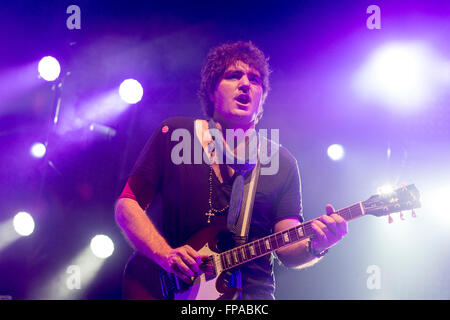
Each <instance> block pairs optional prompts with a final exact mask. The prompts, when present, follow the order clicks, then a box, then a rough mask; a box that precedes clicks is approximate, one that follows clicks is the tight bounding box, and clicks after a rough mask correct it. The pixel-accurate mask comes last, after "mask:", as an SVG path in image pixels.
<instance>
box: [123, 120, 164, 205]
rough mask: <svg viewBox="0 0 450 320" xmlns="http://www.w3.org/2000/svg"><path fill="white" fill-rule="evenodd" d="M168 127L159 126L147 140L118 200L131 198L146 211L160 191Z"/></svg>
mask: <svg viewBox="0 0 450 320" xmlns="http://www.w3.org/2000/svg"><path fill="white" fill-rule="evenodd" d="M167 132H168V126H167V124H166V123H165V122H163V123H162V124H160V125H159V126H158V128H157V129H156V130H155V131H154V132H153V134H152V136H151V137H150V138H149V139H148V141H147V143H146V144H145V146H144V149H143V150H142V152H141V154H140V155H139V157H138V160H137V161H136V163H135V165H134V167H133V169H132V171H131V174H130V177H129V178H128V181H127V184H126V185H125V188H124V190H123V191H122V194H121V195H120V196H119V198H131V199H134V200H136V201H137V202H138V203H139V205H140V206H141V207H142V208H143V209H146V208H147V207H148V205H149V203H150V201H151V200H152V198H153V196H154V195H155V194H156V193H158V192H159V191H160V189H161V184H162V179H163V175H164V168H163V163H164V159H165V157H166V152H165V151H166V148H167V142H168V139H169V138H168V137H167Z"/></svg>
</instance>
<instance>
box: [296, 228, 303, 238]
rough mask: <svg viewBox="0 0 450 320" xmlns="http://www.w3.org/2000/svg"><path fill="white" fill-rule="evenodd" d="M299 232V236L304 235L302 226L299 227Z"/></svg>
mask: <svg viewBox="0 0 450 320" xmlns="http://www.w3.org/2000/svg"><path fill="white" fill-rule="evenodd" d="M297 232H298V236H299V237H303V228H302V227H298V228H297Z"/></svg>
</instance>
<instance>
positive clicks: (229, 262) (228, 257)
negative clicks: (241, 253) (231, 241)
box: [225, 254, 231, 265]
mask: <svg viewBox="0 0 450 320" xmlns="http://www.w3.org/2000/svg"><path fill="white" fill-rule="evenodd" d="M225 257H226V258H227V262H228V264H229V265H231V257H230V254H226V255H225Z"/></svg>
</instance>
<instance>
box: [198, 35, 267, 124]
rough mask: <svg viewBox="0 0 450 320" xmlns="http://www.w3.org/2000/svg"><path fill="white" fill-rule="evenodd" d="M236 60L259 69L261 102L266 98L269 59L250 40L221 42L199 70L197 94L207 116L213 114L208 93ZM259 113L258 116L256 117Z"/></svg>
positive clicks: (211, 91)
mask: <svg viewBox="0 0 450 320" xmlns="http://www.w3.org/2000/svg"><path fill="white" fill-rule="evenodd" d="M237 61H242V62H244V63H246V64H248V65H249V66H250V67H252V68H255V69H256V70H258V71H259V73H260V75H261V79H262V89H263V102H264V100H265V99H266V97H267V93H268V92H269V90H270V87H269V74H270V72H271V71H270V69H269V63H268V61H269V59H268V58H266V57H265V56H264V53H263V52H262V51H261V50H260V49H258V48H257V47H256V46H255V45H254V44H253V43H252V42H251V41H248V42H244V41H237V42H233V43H225V44H221V45H219V46H217V47H214V48H212V49H211V50H210V51H209V53H208V55H207V57H206V62H205V65H204V66H203V69H202V72H201V76H202V80H201V83H200V90H199V91H198V96H199V98H200V101H201V103H202V107H203V111H204V113H205V115H206V116H207V117H210V118H212V116H213V114H214V104H213V102H212V101H211V99H210V94H211V93H213V92H214V91H215V89H216V86H217V83H218V81H219V79H220V77H221V76H222V75H223V73H224V72H225V70H226V69H227V68H228V67H229V66H231V65H233V64H234V63H236V62H237ZM261 115H262V114H261ZM261 115H259V116H258V119H259V118H260V117H261Z"/></svg>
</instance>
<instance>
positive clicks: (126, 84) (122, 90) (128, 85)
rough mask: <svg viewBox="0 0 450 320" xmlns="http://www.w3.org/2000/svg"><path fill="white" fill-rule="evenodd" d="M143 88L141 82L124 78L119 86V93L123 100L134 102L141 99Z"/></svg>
mask: <svg viewBox="0 0 450 320" xmlns="http://www.w3.org/2000/svg"><path fill="white" fill-rule="evenodd" d="M143 94H144V89H143V88H142V86H141V84H140V83H139V82H138V81H136V80H134V79H127V80H124V81H123V82H122V83H121V85H120V87H119V95H120V97H121V98H122V100H123V101H125V102H127V103H130V104H135V103H138V102H139V101H141V99H142V96H143Z"/></svg>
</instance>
